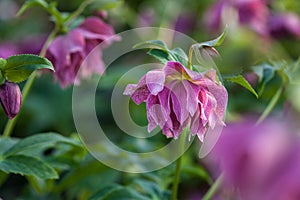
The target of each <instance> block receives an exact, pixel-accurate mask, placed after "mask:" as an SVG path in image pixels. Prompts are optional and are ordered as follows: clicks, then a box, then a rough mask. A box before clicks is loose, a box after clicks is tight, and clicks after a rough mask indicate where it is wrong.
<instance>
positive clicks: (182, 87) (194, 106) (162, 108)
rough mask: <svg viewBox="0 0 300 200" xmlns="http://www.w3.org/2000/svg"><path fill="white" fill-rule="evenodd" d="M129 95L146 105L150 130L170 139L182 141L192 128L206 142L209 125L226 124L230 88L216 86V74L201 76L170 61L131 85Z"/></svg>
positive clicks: (206, 73)
mask: <svg viewBox="0 0 300 200" xmlns="http://www.w3.org/2000/svg"><path fill="white" fill-rule="evenodd" d="M124 94H125V95H130V96H131V98H132V100H133V101H134V102H135V103H136V104H140V103H142V102H146V107H147V118H148V122H149V124H148V131H149V132H150V131H152V130H153V129H154V128H155V127H156V126H160V127H161V128H162V132H163V134H164V135H166V136H167V137H168V138H173V137H174V138H175V139H176V138H178V136H179V135H180V134H181V132H182V131H183V129H184V128H186V127H187V126H190V132H191V134H192V135H193V136H194V135H197V136H198V138H199V139H200V140H201V141H203V138H204V134H205V131H206V129H207V126H210V127H212V128H214V126H215V125H216V124H220V125H224V122H223V117H224V114H225V108H226V105H227V98H228V95H227V91H226V89H225V88H224V87H223V86H222V85H220V84H217V83H216V73H215V71H214V70H209V71H207V72H205V73H198V72H194V71H191V70H188V69H186V68H185V67H184V66H183V65H182V64H181V63H179V62H174V61H169V62H167V64H166V65H165V67H164V68H163V69H157V70H152V71H149V72H148V73H147V74H146V75H144V76H143V77H142V78H141V79H140V81H139V82H138V84H129V85H127V87H126V89H125V92H124Z"/></svg>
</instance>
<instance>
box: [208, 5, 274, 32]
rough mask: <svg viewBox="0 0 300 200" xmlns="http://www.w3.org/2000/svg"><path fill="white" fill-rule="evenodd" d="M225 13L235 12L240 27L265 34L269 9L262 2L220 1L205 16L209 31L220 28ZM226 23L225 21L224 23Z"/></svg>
mask: <svg viewBox="0 0 300 200" xmlns="http://www.w3.org/2000/svg"><path fill="white" fill-rule="evenodd" d="M225 12H236V14H237V20H238V23H239V24H240V25H248V26H249V27H250V28H252V29H253V30H254V31H256V32H257V33H259V34H262V35H266V34H267V20H268V16H269V9H268V7H267V4H266V2H265V1H264V0H220V1H218V2H217V3H216V4H214V5H213V6H212V7H211V8H210V9H209V10H208V11H207V12H206V15H205V23H206V25H207V27H208V28H209V30H210V31H212V32H218V31H220V29H221V28H222V23H223V22H224V20H226V19H223V18H224V14H225ZM225 23H226V21H225Z"/></svg>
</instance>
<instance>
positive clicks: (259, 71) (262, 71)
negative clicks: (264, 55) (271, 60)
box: [251, 63, 275, 96]
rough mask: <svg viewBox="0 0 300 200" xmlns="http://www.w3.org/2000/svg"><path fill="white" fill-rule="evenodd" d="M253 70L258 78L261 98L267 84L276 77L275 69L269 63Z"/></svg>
mask: <svg viewBox="0 0 300 200" xmlns="http://www.w3.org/2000/svg"><path fill="white" fill-rule="evenodd" d="M251 69H252V71H253V72H254V73H255V74H256V75H257V76H258V80H259V85H258V94H259V96H260V95H261V94H262V93H263V91H264V89H265V86H266V84H267V83H268V82H269V81H270V80H271V79H272V78H273V77H274V76H275V69H274V68H273V67H272V66H271V65H269V64H267V63H264V64H261V65H257V66H254V67H252V68H251Z"/></svg>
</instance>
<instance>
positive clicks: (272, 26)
mask: <svg viewBox="0 0 300 200" xmlns="http://www.w3.org/2000/svg"><path fill="white" fill-rule="evenodd" d="M269 33H270V35H271V36H272V37H274V38H287V37H290V36H292V37H296V38H300V19H299V17H298V16H297V15H296V14H294V13H282V14H276V15H273V16H271V17H270V19H269Z"/></svg>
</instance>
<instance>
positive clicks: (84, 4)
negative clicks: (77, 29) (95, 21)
mask: <svg viewBox="0 0 300 200" xmlns="http://www.w3.org/2000/svg"><path fill="white" fill-rule="evenodd" d="M91 3H93V0H87V1H83V2H82V4H80V6H79V7H78V8H77V10H75V11H74V12H73V13H72V14H71V15H70V16H69V17H68V19H67V20H66V25H67V26H69V25H71V24H72V22H73V21H74V20H75V19H76V18H77V17H78V16H79V15H80V14H81V13H82V12H83V11H84V9H85V8H86V7H87V6H88V5H90V4H91Z"/></svg>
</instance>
